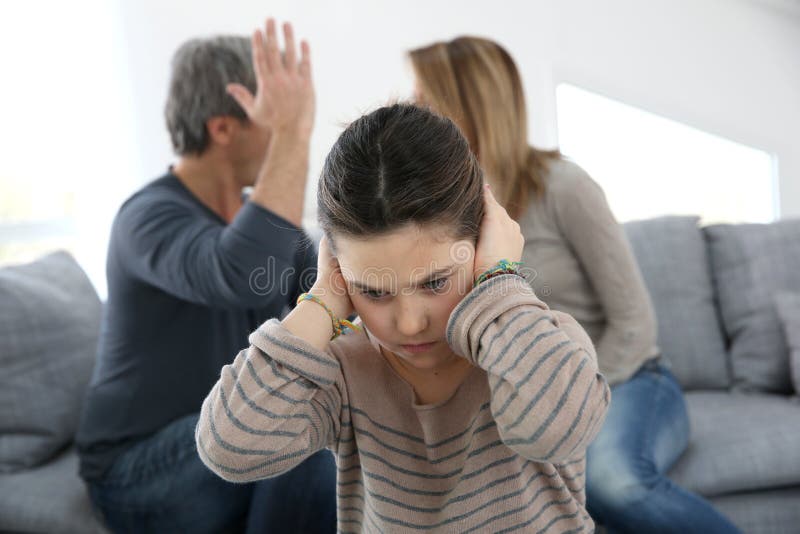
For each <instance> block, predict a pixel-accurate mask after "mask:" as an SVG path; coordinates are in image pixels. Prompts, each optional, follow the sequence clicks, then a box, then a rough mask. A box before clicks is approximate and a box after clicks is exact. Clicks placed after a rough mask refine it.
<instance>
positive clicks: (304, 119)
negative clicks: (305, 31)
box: [227, 18, 315, 136]
mask: <svg viewBox="0 0 800 534" xmlns="http://www.w3.org/2000/svg"><path fill="white" fill-rule="evenodd" d="M283 39H284V44H285V52H284V54H283V58H281V52H280V47H279V45H278V34H277V31H276V29H275V19H272V18H269V19H267V22H266V37H265V35H264V33H262V32H261V31H260V30H256V31H255V32H253V38H252V49H253V70H254V71H255V75H256V94H255V95H253V94H252V93H251V92H250V91H249V90H248V89H247V88H246V87H245V86H243V85H241V84H238V83H232V84H229V85H228V87H227V91H228V93H229V94H230V95H231V96H232V97H233V98H234V99H235V100H236V101H237V102H238V103H239V105H240V106H242V109H244V110H245V112H246V113H247V116H248V117H249V118H250V120H251V121H252V122H253V123H255V124H257V125H259V126H261V127H264V128H268V129H269V130H270V131H271V132H273V133H278V132H287V133H294V134H300V135H304V136H310V135H311V130H312V128H313V126H314V107H315V104H314V85H313V83H312V80H311V51H310V48H309V46H308V42H306V41H301V43H300V60H299V61H298V58H297V50H296V46H295V41H294V31H293V29H292V25H291V24H290V23H288V22H287V23H284V25H283Z"/></svg>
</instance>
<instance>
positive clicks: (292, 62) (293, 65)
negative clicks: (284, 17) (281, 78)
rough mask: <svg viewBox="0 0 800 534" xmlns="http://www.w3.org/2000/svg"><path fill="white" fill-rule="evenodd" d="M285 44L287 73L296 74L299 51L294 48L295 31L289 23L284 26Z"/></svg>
mask: <svg viewBox="0 0 800 534" xmlns="http://www.w3.org/2000/svg"><path fill="white" fill-rule="evenodd" d="M283 42H284V59H285V61H284V65H285V66H286V70H287V71H289V72H294V71H295V70H297V51H296V50H295V46H294V30H292V25H291V24H290V23H288V22H286V23H284V25H283Z"/></svg>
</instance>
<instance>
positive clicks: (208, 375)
mask: <svg viewBox="0 0 800 534" xmlns="http://www.w3.org/2000/svg"><path fill="white" fill-rule="evenodd" d="M284 39H285V54H284V57H283V60H281V56H280V52H279V50H278V39H277V34H276V30H275V22H274V21H273V20H269V21H268V22H267V28H266V39H265V38H264V36H263V35H262V33H261V32H260V31H259V32H256V33H255V34H254V36H253V39H252V43H248V41H247V40H246V39H245V38H240V37H217V38H213V39H205V40H192V41H189V42H187V43H185V44H184V45H183V46H181V47H180V49H179V50H178V51H177V52H176V54H175V56H174V59H173V63H172V79H171V83H170V88H169V96H168V99H167V104H166V120H167V127H168V129H169V132H170V136H171V139H172V144H173V147H174V149H175V151H176V153H177V154H178V155H179V161H178V163H177V164H176V165H175V166H174V167H171V168H170V170H169V171H168V172H167V174H166V175H164V176H162V177H161V178H158V179H157V180H155V181H153V182H151V183H150V184H148V185H147V186H145V187H144V188H142V189H141V190H140V191H138V192H137V193H135V194H134V195H133V196H132V197H131V198H130V199H128V200H127V201H126V202H125V203H124V204H123V206H122V207H121V208H120V211H119V213H118V214H117V217H116V219H115V221H114V224H113V228H112V233H111V241H110V244H109V251H108V261H107V276H108V302H107V304H106V308H105V314H104V320H103V328H102V332H101V339H100V344H99V348H98V361H97V364H96V366H95V370H94V374H93V377H92V382H91V386H90V389H89V392H88V394H87V398H86V402H85V407H84V413H83V417H82V419H81V424H80V428H79V431H78V435H77V444H78V449H79V452H80V456H81V467H80V473H81V476H82V477H83V478H84V479H85V480H86V481H87V483H88V486H89V492H90V495H91V498H92V501H93V502H94V504H95V506H96V508H97V509H98V510H99V511H100V512H101V514H102V515H103V517H104V519H105V521H106V523H107V524H108V525H109V527H110V528H112V529H113V530H114V531H124V532H127V531H130V532H172V531H181V532H221V531H226V530H231V529H236V528H237V527H241V526H242V525H243V523H244V521H245V519H246V514H247V513H248V508H249V504H250V498H251V495H252V493H253V489H254V488H253V485H235V484H231V483H228V482H225V481H224V480H222V479H220V478H218V477H217V476H216V475H214V474H213V473H212V472H211V471H209V470H208V469H206V467H205V466H204V465H203V464H202V462H201V461H200V459H199V457H198V455H197V452H196V448H195V447H196V446H195V439H194V430H195V426H196V424H197V418H198V415H199V410H200V407H201V404H202V401H203V399H204V398H205V396H206V394H207V393H208V391H209V390H210V389H211V387H212V386H213V385H214V383H215V382H216V380H217V379H218V378H219V375H220V370H221V369H222V367H223V366H224V365H226V364H228V363H231V361H232V360H233V358H234V357H235V355H236V354H237V352H238V351H239V350H241V349H242V348H243V347H246V346H247V344H248V341H247V336H248V334H249V333H250V332H251V331H253V330H255V329H256V328H257V327H258V326H259V325H260V324H261V323H262V322H264V321H265V320H267V319H269V318H271V317H276V316H280V315H281V313H282V312H283V311H284V307H286V306H287V305H293V304H294V300H295V299H296V298H297V296H298V295H299V294H300V293H301V292H302V291H304V290H305V289H307V288H308V287H309V286H310V285H311V284H312V283H313V281H314V278H315V276H314V274H315V269H316V253H315V251H314V248H313V245H312V244H311V242H310V240H309V239H308V237H307V236H306V235H305V234H304V233H303V231H302V230H301V229H300V224H301V220H302V213H303V196H304V191H305V184H306V175H307V171H308V150H309V139H310V136H311V131H312V128H313V120H314V91H313V84H312V81H311V65H310V58H309V51H308V45H307V44H306V43H305V42H304V43H302V46H301V48H302V54H301V57H300V58H298V57H297V52H296V51H295V44H294V37H293V33H292V28H291V26H290V25H288V24H286V25H284ZM251 45H252V53H251V48H250V46H251ZM276 58H277V59H276ZM245 186H252V187H253V189H252V193H251V195H250V197H249V199H247V200H243V198H242V189H243V187H245ZM332 462H333V460H332V457H331V455H330V453H328V452H326V451H323V452H322V453H321V454H318V455H316V456H315V457H312V458H311V459H309V460H308V462H306V463H305V464H303V465H302V466H300V467H299V468H298V469H296V470H294V471H292V472H290V473H287V474H286V475H283V477H279V478H277V479H273V480H266V481H263V482H259V483H258V484H269V485H271V487H270V488H269V489H274V488H275V487H302V488H306V489H307V490H308V492H310V493H309V494H307V497H306V499H307V500H305V501H304V502H298V499H291V498H290V497H287V496H285V495H286V494H287V492H276V491H269V492H267V494H269V495H272V496H273V498H272V502H269V503H259V504H258V506H265V507H269V508H270V509H276V510H280V511H283V512H286V511H288V512H290V513H291V511H293V510H296V511H297V514H293V515H295V516H301V517H298V520H300V521H305V522H304V523H302V524H301V525H302V526H298V525H300V524H299V523H298V524H295V525H290V524H285V522H283V517H285V516H282V517H281V522H283V524H280V525H273V526H274V527H275V529H273V530H272V531H273V532H274V531H282V530H285V531H293V530H297V529H298V528H299V529H302V530H304V531H307V532H308V531H311V532H313V531H316V530H318V531H329V530H330V531H332V530H333V529H334V528H335V494H334V491H335V468H334V466H333V463H332ZM316 488H319V489H316ZM315 491H316V493H315ZM276 493H279V494H283V495H284V497H283V499H284V501H283V502H275V499H276V498H280V497H274V496H275V495H276ZM259 513H260V514H261V515H262V516H263V510H259ZM261 519H262V520H263V517H262V518H261ZM318 520H319V521H320V522H324V524H325V527H324V528H318V527H319V525H318V524H315V523H313V522H314V521H318ZM279 527H280V528H279Z"/></svg>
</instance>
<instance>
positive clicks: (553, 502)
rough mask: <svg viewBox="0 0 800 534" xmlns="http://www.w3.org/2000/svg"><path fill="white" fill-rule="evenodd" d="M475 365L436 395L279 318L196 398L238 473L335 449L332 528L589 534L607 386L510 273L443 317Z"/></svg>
mask: <svg viewBox="0 0 800 534" xmlns="http://www.w3.org/2000/svg"><path fill="white" fill-rule="evenodd" d="M447 340H448V342H449V344H450V346H451V347H452V349H453V350H454V351H455V352H456V353H457V354H459V355H461V356H463V357H465V358H467V359H469V360H470V361H471V362H472V363H473V364H474V365H475V367H474V368H473V369H472V371H471V372H470V373H469V374H468V376H467V378H466V379H465V380H464V382H463V383H462V384H461V386H460V387H459V388H458V390H457V391H456V392H455V393H454V394H453V396H452V397H451V398H450V399H448V400H446V401H444V402H441V403H439V404H436V405H422V406H421V405H416V404H415V400H414V399H415V397H414V392H413V389H412V388H411V386H410V385H409V384H408V383H407V382H405V381H404V380H403V379H401V378H400V377H399V375H397V374H396V373H395V372H394V370H393V369H392V368H391V367H390V366H389V364H388V362H386V361H385V359H384V358H383V356H382V355H381V354H380V353H379V352H377V351H376V350H375V348H374V347H373V345H372V344H371V343H370V341H369V339H368V337H367V335H366V334H365V333H359V332H354V333H351V334H348V335H345V336H341V337H339V338H338V339H336V340H335V341H333V342H332V343H331V344H330V345H329V346H328V348H327V350H326V351H319V350H317V349H315V348H314V347H312V346H311V345H310V344H308V343H306V342H304V341H303V340H302V339H300V338H298V337H295V336H293V335H292V334H290V333H289V332H288V331H287V330H286V329H285V328H283V326H282V325H281V323H280V322H279V321H278V320H277V319H271V320H269V321H267V322H266V323H264V324H263V325H262V326H261V327H260V328H259V329H258V330H257V331H255V332H254V333H253V334H251V336H250V343H251V346H250V347H249V348H248V349H246V350H243V351H242V352H241V353H240V354H239V355H238V356H237V357H236V359H235V361H234V362H233V364H232V365H227V366H225V367H224V368H223V369H222V373H221V376H220V379H219V381H218V382H217V384H216V385H215V386H214V388H213V389H212V390H211V393H209V395H208V397H207V398H206V400H205V402H204V403H203V408H202V412H201V415H200V420H199V423H198V426H197V429H196V440H197V447H198V451H199V454H200V457H201V458H202V460H203V462H204V463H205V464H206V465H207V466H208V467H209V468H210V469H212V470H213V471H214V472H216V473H217V474H219V475H220V476H221V477H223V478H225V479H227V480H230V481H238V482H246V481H253V480H258V479H262V478H266V477H271V476H276V475H278V474H280V473H283V472H285V471H288V470H289V469H291V468H292V467H294V466H296V465H297V464H299V463H300V462H301V461H303V460H304V459H305V458H307V457H308V456H310V455H311V454H313V453H314V452H316V451H318V450H320V449H322V448H324V447H327V448H329V449H330V450H331V451H333V453H334V454H335V456H336V464H337V468H338V475H337V479H338V480H337V508H338V530H339V531H340V532H419V531H423V530H432V531H437V532H458V533H468V532H511V531H515V532H548V533H550V532H552V533H565V532H592V531H593V529H594V524H593V522H592V520H591V518H590V517H589V516H588V514H587V512H586V510H585V492H584V467H585V450H586V447H587V445H588V444H589V443H590V442H591V441H592V439H593V438H594V436H595V435H596V434H597V432H598V431H599V429H600V427H601V426H602V424H603V421H604V418H605V414H606V411H607V409H608V405H609V402H610V395H611V393H610V390H609V388H608V385H607V384H606V381H605V379H604V378H603V376H602V375H601V374H600V373H599V371H598V367H597V361H596V356H595V352H594V348H593V347H592V344H591V341H590V340H589V338H588V336H587V335H586V334H585V332H584V331H583V330H582V329H581V328H580V326H578V324H577V323H576V322H575V321H574V320H573V319H572V318H571V317H570V316H568V315H566V314H563V313H559V312H556V311H552V310H550V309H548V308H547V306H546V305H545V304H544V303H542V302H541V301H540V300H539V299H538V298H537V297H536V296H535V295H534V294H533V291H532V290H531V288H530V286H529V285H528V284H527V283H526V282H525V281H524V280H523V279H522V278H520V277H518V276H515V275H502V276H498V277H495V278H492V279H490V280H488V281H486V282H484V283H482V284H481V285H479V286H478V287H477V288H476V289H474V290H473V291H472V292H471V293H469V294H468V295H467V296H466V297H465V298H464V299H463V300H462V301H461V302H460V303H459V304H458V306H457V307H456V308H455V309H454V310H453V312H452V314H451V316H450V320H449V322H448V325H447Z"/></svg>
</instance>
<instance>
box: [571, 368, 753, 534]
mask: <svg viewBox="0 0 800 534" xmlns="http://www.w3.org/2000/svg"><path fill="white" fill-rule="evenodd" d="M688 442H689V418H688V416H687V413H686V404H685V402H684V399H683V392H682V391H681V387H680V385H679V384H678V382H677V380H676V379H675V377H674V376H673V374H672V373H671V372H670V371H669V370H668V369H667V368H666V367H664V366H663V365H661V364H659V363H657V362H648V363H647V364H645V365H644V366H643V367H642V369H640V370H639V371H638V372H637V373H636V374H635V375H634V376H633V377H632V378H631V379H630V380H628V381H627V382H623V383H621V384H618V385H616V386H614V387H613V388H612V389H611V407H610V409H609V412H608V416H607V418H606V421H605V424H604V426H603V429H602V430H601V431H600V434H599V435H598V436H597V438H596V439H595V441H594V442H593V443H592V444H591V445H590V446H589V450H588V452H587V454H586V505H587V509H588V510H589V514H590V515H591V516H592V517H593V518H594V519H595V521H597V522H598V523H602V524H603V525H605V526H606V528H607V529H608V530H609V531H610V532H614V533H617V532H619V533H624V532H635V533H641V532H647V533H652V534H659V533H672V532H674V533H680V534H691V533H694V532H697V533H704V534H716V533H735V532H738V530H737V529H736V527H734V526H733V525H732V524H731V523H730V522H729V521H728V520H727V519H726V518H725V517H723V516H722V515H721V514H720V513H719V512H717V511H716V510H715V509H714V508H713V507H712V506H711V504H710V503H709V502H708V501H706V500H704V499H703V498H701V497H699V496H697V495H695V494H693V493H690V492H688V491H686V490H684V489H682V488H681V487H679V486H677V485H676V484H674V483H673V482H672V481H671V480H669V479H668V478H667V477H666V473H667V471H669V469H670V467H672V464H673V463H675V461H676V460H677V459H678V458H679V457H680V455H681V454H683V451H684V450H685V449H686V447H687V445H688Z"/></svg>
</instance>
